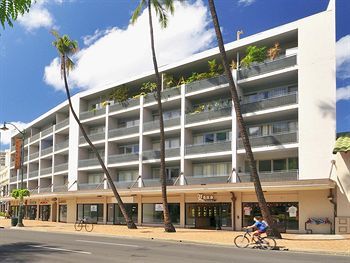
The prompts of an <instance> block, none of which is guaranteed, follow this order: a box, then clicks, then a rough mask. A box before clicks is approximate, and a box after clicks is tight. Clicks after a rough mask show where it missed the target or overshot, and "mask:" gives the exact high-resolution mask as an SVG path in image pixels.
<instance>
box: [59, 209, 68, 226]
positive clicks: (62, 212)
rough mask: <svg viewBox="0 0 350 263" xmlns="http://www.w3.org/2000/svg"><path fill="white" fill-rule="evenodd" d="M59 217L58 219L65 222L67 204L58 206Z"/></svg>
mask: <svg viewBox="0 0 350 263" xmlns="http://www.w3.org/2000/svg"><path fill="white" fill-rule="evenodd" d="M58 209H59V218H58V220H59V221H60V222H63V223H67V205H60V206H59V208H58Z"/></svg>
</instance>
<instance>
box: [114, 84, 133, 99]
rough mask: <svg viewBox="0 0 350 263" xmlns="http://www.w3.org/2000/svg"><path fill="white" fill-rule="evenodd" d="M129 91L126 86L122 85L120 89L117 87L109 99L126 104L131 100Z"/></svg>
mask: <svg viewBox="0 0 350 263" xmlns="http://www.w3.org/2000/svg"><path fill="white" fill-rule="evenodd" d="M129 97H130V95H129V90H128V88H127V87H126V86H125V85H122V86H120V87H117V88H116V89H115V90H113V92H112V93H111V94H110V95H109V98H110V99H112V100H114V101H116V102H119V103H124V102H126V101H127V100H128V99H129Z"/></svg>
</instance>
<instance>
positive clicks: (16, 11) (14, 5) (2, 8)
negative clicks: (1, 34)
mask: <svg viewBox="0 0 350 263" xmlns="http://www.w3.org/2000/svg"><path fill="white" fill-rule="evenodd" d="M0 1H1V2H0V24H1V25H2V27H3V28H5V24H6V23H7V24H8V25H9V26H10V27H12V26H13V21H14V20H16V19H17V18H18V15H23V14H24V13H27V12H28V11H29V8H30V6H31V5H32V0H0Z"/></svg>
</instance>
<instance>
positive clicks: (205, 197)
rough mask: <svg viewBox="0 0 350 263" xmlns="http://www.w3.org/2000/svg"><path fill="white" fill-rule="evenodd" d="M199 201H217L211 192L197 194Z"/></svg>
mask: <svg viewBox="0 0 350 263" xmlns="http://www.w3.org/2000/svg"><path fill="white" fill-rule="evenodd" d="M197 198H198V201H201V202H214V201H216V199H215V197H214V195H210V194H197Z"/></svg>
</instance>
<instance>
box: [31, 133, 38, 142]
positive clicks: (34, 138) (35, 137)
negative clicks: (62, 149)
mask: <svg viewBox="0 0 350 263" xmlns="http://www.w3.org/2000/svg"><path fill="white" fill-rule="evenodd" d="M39 138H40V133H37V134H34V135H32V137H30V142H34V141H36V140H38V139H39Z"/></svg>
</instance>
